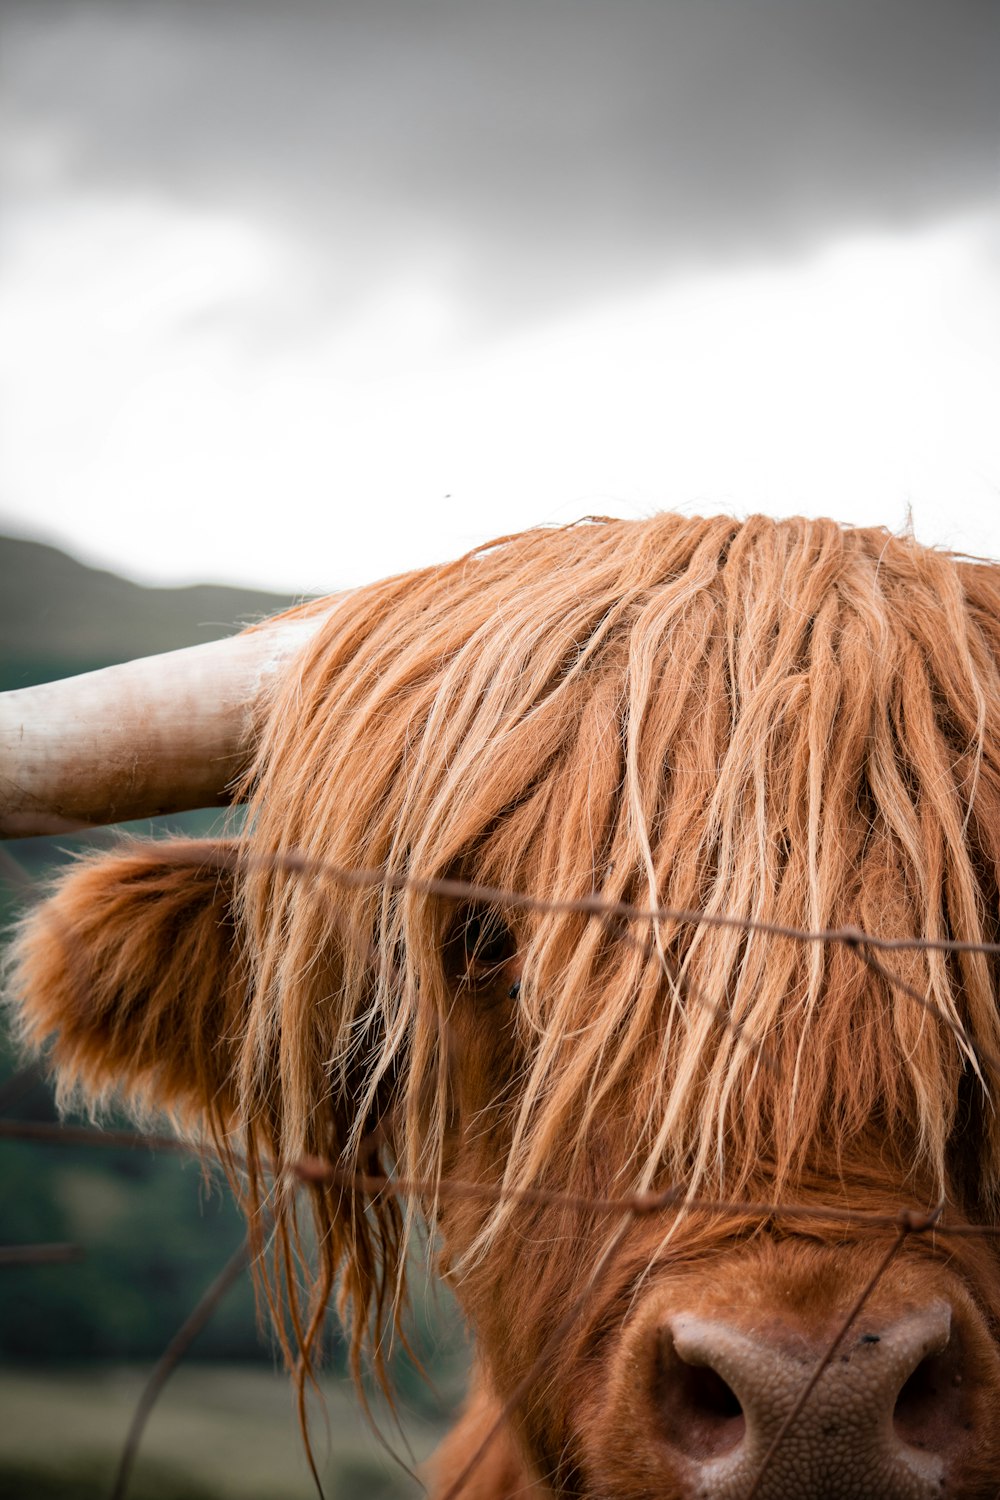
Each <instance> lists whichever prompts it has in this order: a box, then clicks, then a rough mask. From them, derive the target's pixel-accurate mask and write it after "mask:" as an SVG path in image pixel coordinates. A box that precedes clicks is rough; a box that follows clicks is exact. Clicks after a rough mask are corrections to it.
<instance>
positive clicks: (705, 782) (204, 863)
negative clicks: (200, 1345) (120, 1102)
mask: <svg viewBox="0 0 1000 1500" xmlns="http://www.w3.org/2000/svg"><path fill="white" fill-rule="evenodd" d="M311 620H312V623H313V625H314V627H315V628H314V630H313V632H312V633H311V634H310V636H309V639H308V641H307V643H306V644H305V645H304V646H303V647H302V649H301V651H300V653H299V654H298V655H297V656H296V657H295V658H294V660H293V661H292V663H291V665H290V666H289V667H287V668H286V669H284V670H282V671H280V672H277V673H275V674H272V681H271V684H270V686H268V687H267V689H266V692H265V693H264V697H263V699H262V701H261V704H260V706H259V711H257V712H255V714H254V715H252V720H253V755H252V765H251V766H250V768H249V770H248V771H247V774H246V778H245V781H244V784H243V788H242V792H243V794H245V796H246V798H247V800H248V801H249V812H248V824H247V829H248V832H247V834H246V835H245V837H244V838H243V839H242V840H240V841H239V842H237V843H234V844H232V845H230V846H227V847H226V849H225V850H224V851H221V852H220V851H219V850H217V849H215V850H211V851H208V852H204V853H202V854H199V853H197V852H192V851H191V850H190V849H189V848H188V849H180V850H175V851H174V852H173V853H171V852H170V847H169V846H167V849H166V850H160V851H157V850H155V849H150V848H148V847H145V846H144V847H139V848H136V847H130V848H126V849H125V850H124V851H122V852H121V853H119V854H117V855H113V856H110V857H107V856H105V857H103V858H102V859H100V860H98V861H96V862H93V863H85V864H83V865H82V866H81V867H80V868H79V869H78V870H77V871H76V872H75V873H73V874H71V875H70V876H69V878H68V879H67V880H66V882H65V883H64V884H63V886H62V887H61V889H60V890H59V891H57V893H56V894H55V896H54V898H53V900H52V901H51V902H50V904H49V905H48V906H47V907H45V908H43V909H42V910H41V912H40V913H39V914H37V915H36V916H34V917H33V918H32V919H31V920H30V922H29V923H28V924H27V926H26V928H25V931H24V933H23V935H22V937H21V940H20V947H19V952H18V959H17V963H18V968H17V973H16V988H17V989H18V992H19V994H20V996H21V998H22V1005H23V1014H24V1016H25V1022H24V1025H25V1030H26V1034H27V1036H28V1037H29V1039H30V1040H31V1041H33V1042H35V1043H41V1042H42V1041H44V1040H45V1039H46V1038H49V1037H51V1038H53V1041H52V1043H51V1045H52V1056H53V1060H54V1063H55V1066H56V1069H57V1071H59V1073H60V1074H61V1076H62V1078H63V1080H64V1082H65V1084H66V1085H67V1086H70V1085H73V1084H79V1085H81V1086H82V1087H83V1089H84V1090H85V1091H86V1092H87V1093H88V1094H90V1095H92V1096H93V1095H100V1094H102V1093H105V1092H107V1091H109V1090H112V1089H117V1090H119V1091H120V1092H123V1093H124V1094H125V1095H126V1096H129V1097H131V1098H133V1099H134V1100H135V1101H136V1103H137V1104H139V1105H140V1106H147V1105H152V1106H154V1107H158V1108H166V1109H167V1110H170V1111H172V1112H173V1113H174V1114H175V1115H176V1116H177V1117H178V1118H181V1119H183V1120H187V1121H189V1122H194V1124H195V1125H197V1124H199V1123H200V1124H201V1125H202V1126H203V1127H204V1126H207V1128H208V1129H209V1131H210V1132H211V1134H212V1135H213V1136H214V1138H215V1139H216V1141H217V1142H218V1143H219V1144H220V1145H221V1147H222V1149H223V1150H224V1151H228V1152H230V1154H231V1155H232V1156H233V1157H236V1156H239V1157H241V1158H242V1159H243V1161H244V1162H245V1163H246V1164H247V1171H248V1177H247V1182H248V1186H247V1187H246V1193H247V1196H248V1199H249V1206H250V1207H251V1209H253V1208H255V1207H257V1206H259V1203H260V1200H261V1198H262V1197H263V1196H264V1195H265V1193H267V1192H269V1191H270V1190H269V1188H268V1186H267V1184H268V1182H269V1181H270V1180H271V1179H270V1177H269V1176H268V1174H269V1173H275V1172H276V1173H277V1186H276V1188H275V1189H274V1190H273V1192H271V1195H270V1201H271V1204H272V1207H273V1210H274V1212H275V1213H276V1215H277V1219H278V1231H279V1238H280V1237H282V1236H283V1237H284V1239H285V1242H286V1243H290V1241H291V1240H292V1239H293V1238H294V1233H293V1229H292V1215H293V1212H294V1201H295V1200H294V1194H293V1192H292V1190H291V1188H290V1187H289V1186H288V1181H289V1172H290V1169H291V1168H293V1166H294V1164H295V1163H297V1162H302V1161H306V1160H309V1161H311V1162H312V1163H313V1164H314V1165H313V1167H311V1168H310V1169H309V1170H308V1171H307V1172H306V1176H307V1177H308V1178H309V1183H308V1187H307V1189H306V1191H307V1193H308V1195H309V1201H310V1203H311V1206H312V1211H313V1214H314V1217H315V1220H316V1228H317V1234H316V1243H317V1245H318V1251H317V1255H318V1262H317V1264H316V1266H315V1268H314V1271H313V1279H312V1285H313V1291H314V1297H313V1303H312V1307H311V1309H310V1310H309V1312H308V1313H302V1314H300V1315H299V1317H298V1327H299V1329H300V1330H301V1331H302V1332H303V1334H304V1337H305V1340H306V1342H307V1343H308V1342H309V1339H310V1338H311V1337H312V1333H311V1330H314V1329H315V1328H316V1327H318V1326H319V1322H320V1319H321V1313H322V1309H323V1307H324V1306H325V1304H326V1301H327V1300H328V1298H329V1296H330V1294H331V1292H332V1290H333V1288H334V1286H335V1285H336V1284H337V1282H338V1280H339V1283H340V1285H341V1288H342V1291H343V1294H344V1297H345V1300H346V1302H347V1303H348V1304H352V1305H353V1315H354V1320H355V1330H356V1336H357V1338H358V1340H359V1341H360V1339H361V1337H362V1334H363V1332H364V1330H365V1328H367V1327H369V1326H370V1321H371V1320H370V1313H371V1308H372V1304H373V1303H375V1304H377V1307H378V1309H379V1311H384V1310H385V1309H386V1308H387V1307H388V1306H390V1305H391V1303H392V1301H393V1294H394V1290H395V1289H396V1287H397V1285H398V1281H399V1278H400V1277H401V1275H402V1264H403V1252H404V1250H405V1245H406V1242H407V1238H408V1234H409V1230H410V1228H411V1227H412V1225H413V1224H414V1222H415V1221H416V1220H417V1218H419V1217H420V1216H430V1217H431V1218H432V1219H433V1221H434V1223H435V1225H436V1228H437V1232H438V1235H439V1243H440V1246H441V1258H442V1263H443V1266H444V1268H445V1271H446V1274H447V1275H448V1277H449V1279H450V1280H451V1282H452V1284H453V1285H454V1287H455V1288H456V1291H457V1293H458V1296H459V1298H460V1300H461V1302H462V1305H463V1307H464V1309H465V1312H466V1314H467V1316H468V1318H469V1320H470V1323H471V1325H472V1327H473V1328H474V1330H475V1331H476V1334H477V1336H478V1349H479V1367H480V1369H479V1376H478V1382H479V1383H478V1386H477V1393H476V1394H475V1396H474V1397H473V1401H472V1404H471V1406H470V1408H469V1412H468V1414H467V1416H466V1418H465V1419H464V1420H463V1423H462V1424H461V1425H460V1427H459V1429H458V1430H457V1432H456V1434H455V1435H454V1436H453V1438H452V1439H451V1440H450V1441H449V1443H448V1444H446V1447H445V1450H444V1452H443V1455H442V1457H441V1460H440V1465H439V1484H440V1486H441V1488H442V1490H444V1489H446V1488H447V1486H448V1485H449V1484H450V1483H453V1482H455V1481H456V1480H457V1479H458V1478H459V1476H460V1475H461V1473H462V1471H463V1469H464V1468H465V1466H466V1465H467V1462H468V1460H469V1458H470V1457H471V1455H472V1454H473V1452H474V1450H475V1449H476V1447H477V1445H478V1444H479V1442H480V1441H481V1439H482V1437H483V1436H484V1434H485V1432H486V1431H487V1429H488V1428H489V1426H490V1423H491V1422H493V1421H496V1420H497V1419H498V1417H499V1418H502V1422H501V1427H502V1430H501V1432H500V1433H499V1436H498V1437H497V1439H496V1441H495V1442H494V1443H493V1445H492V1447H491V1448H490V1449H489V1450H488V1451H487V1453H486V1454H485V1456H484V1457H483V1459H482V1461H481V1463H479V1465H478V1466H477V1467H475V1468H474V1469H473V1472H472V1474H471V1476H470V1478H469V1479H468V1482H467V1485H466V1488H465V1489H464V1491H463V1493H465V1494H467V1495H469V1496H473V1495H482V1496H485V1495H501V1494H503V1495H506V1494H511V1493H515V1492H520V1488H521V1487H523V1488H524V1489H525V1490H527V1489H528V1488H530V1487H532V1486H533V1485H534V1486H535V1488H536V1490H537V1491H538V1492H539V1493H544V1492H546V1487H548V1488H549V1489H551V1490H552V1491H554V1492H556V1493H560V1494H564V1495H575V1496H590V1497H602V1500H626V1497H639V1496H651V1495H653V1496H663V1497H676V1500H694V1497H696V1496H697V1497H706V1500H708V1497H711V1500H747V1497H749V1496H750V1495H756V1496H759V1497H761V1500H779V1497H789V1496H799V1495H801V1496H807V1495H808V1496H813V1495H815V1496H828V1497H838V1500H840V1497H842V1500H846V1497H849V1496H855V1495H857V1496H865V1497H867V1500H873V1497H882V1500H918V1497H919V1500H925V1497H926V1500H930V1497H932V1496H935V1497H936V1496H939V1495H942V1494H947V1495H953V1496H956V1497H958V1496H961V1497H963V1500H972V1497H980V1496H982V1497H986V1496H994V1495H995V1494H996V1492H997V1489H998V1486H1000V1428H998V1426H997V1424H996V1422H995V1419H994V1414H995V1412H996V1411H997V1410H998V1409H1000V1355H998V1343H997V1313H998V1311H1000V1268H998V1263H997V1259H996V1255H995V1253H994V1249H993V1242H992V1240H990V1239H989V1238H988V1236H984V1235H983V1234H982V1233H979V1232H978V1231H979V1230H981V1229H982V1228H983V1227H987V1228H992V1227H993V1226H994V1225H995V1224H996V1222H997V1220H996V1212H995V1205H996V1200H997V1193H998V1189H1000V1116H998V1113H997V1108H996V1096H997V1088H998V1070H1000V1013H998V1006H997V959H996V957H995V956H993V955H990V954H984V953H983V952H981V951H977V950H976V945H978V944H982V943H983V942H987V943H988V942H993V941H995V940H996V938H997V935H998V927H1000V923H998V871H1000V665H998V663H1000V582H998V576H997V572H996V571H995V570H994V569H993V568H991V567H988V566H983V565H975V564H969V563H961V562H958V561H956V560H955V559H953V558H951V557H949V556H946V555H943V554H939V553H934V552H931V551H927V550H925V549H923V548H921V547H919V546H918V545H917V544H916V543H914V542H913V541H912V540H910V539H908V538H904V539H898V538H893V537H891V536H889V535H887V534H886V533H885V532H883V531H875V530H868V531H863V530H862V531H848V530H844V529H842V528H840V527H838V526H836V525H834V524H833V523H830V522H808V521H802V520H798V521H789V522H781V523H778V522H774V521H771V520H768V519H765V518H760V517H756V518H752V519H751V520H749V521H747V522H745V523H737V522H733V521H731V520H728V519H715V520H709V521H702V520H688V519H680V518H677V517H669V516H661V517H658V518H655V519H653V520H651V521H648V522H643V523H624V522H599V523H594V524H588V525H583V526H580V527H573V528H569V529H566V530H562V531H556V532H532V533H527V534H525V535H522V536H518V537H514V538H512V539H509V540H507V541H505V542H503V543H500V544H497V545H496V546H495V547H493V548H490V549H487V550H485V551H483V552H480V553H477V554H474V555H472V556H470V557H468V558H466V559H463V560H462V561H460V562H459V563H456V564H454V565H451V566H449V567H445V568H441V569H432V570H429V571H426V572H424V573H419V574H414V575H411V576H408V577H405V578H401V579H395V580H392V581H390V582H388V583H384V584H379V585H376V586H374V587H372V588H369V589H366V590H362V591H360V592H359V593H357V594H355V595H353V596H352V597H351V598H350V600H349V601H347V602H346V603H344V604H343V605H342V606H341V607H340V608H338V609H337V610H335V611H333V612H331V613H329V614H328V615H327V614H324V613H323V612H318V613H314V614H313V615H312V616H311ZM243 639H245V638H243ZM226 753H227V754H228V753H229V752H228V751H227V752H226ZM220 754H221V752H220ZM189 759H190V756H189ZM227 763H228V762H227ZM185 795H186V796H188V797H190V793H185ZM63 810H65V808H64V809H63ZM595 905H597V906H599V907H600V912H599V914H597V915H595V914H594V911H593V910H592V907H594V906H595ZM662 908H669V911H667V912H664V911H662V910H660V914H659V915H658V916H656V917H650V916H648V915H647V916H643V915H642V913H643V912H649V911H650V910H651V909H662ZM698 913H701V914H704V915H703V916H702V917H699V916H698V915H696V914H698ZM804 929H806V930H809V931H811V932H814V933H820V932H823V931H830V930H836V931H837V932H838V933H840V934H841V936H840V937H839V938H836V939H827V940H824V941H819V940H804V939H803V938H802V937H800V936H796V935H795V933H796V932H800V931H802V930H804ZM845 929H846V930H848V932H847V935H846V936H845V935H844V933H845ZM850 930H857V931H861V932H864V933H868V934H871V935H874V936H875V937H878V938H891V939H904V940H906V939H909V940H917V946H910V947H906V946H902V947H899V948H896V949H892V950H889V951H887V950H885V949H877V950H876V949H872V948H870V947H866V946H865V945H864V944H863V943H861V942H860V940H859V939H857V938H856V937H851V935H850ZM926 939H929V940H931V943H932V946H930V947H927V946H924V947H921V946H919V943H920V941H922V940H926ZM935 943H941V944H943V945H944V946H938V947H936V946H933V944H935ZM956 943H957V944H958V946H957V947H955V946H954V945H955V944H956ZM963 944H965V945H969V946H962V945H963ZM949 945H951V946H949ZM317 1159H318V1160H319V1161H321V1162H324V1163H328V1164H330V1168H331V1170H330V1171H329V1172H325V1171H324V1170H322V1169H317V1168H316V1167H315V1162H316V1160H317ZM359 1173H366V1174H369V1175H372V1174H379V1173H386V1174H394V1175H396V1176H397V1177H402V1178H405V1179H407V1180H408V1181H409V1182H410V1183H411V1185H412V1190H411V1192H410V1193H409V1196H408V1197H407V1198H405V1199H400V1198H399V1197H397V1196H395V1195H393V1194H389V1193H385V1192H383V1193H376V1195H375V1201H374V1203H370V1202H369V1195H368V1194H367V1193H366V1192H364V1191H362V1189H361V1187H360V1186H359V1185H357V1182H356V1176H357V1174H359ZM457 1184H465V1185H466V1186H465V1187H464V1188H459V1187H457V1186H456V1185H457ZM651 1194H652V1195H656V1194H661V1195H662V1196H661V1197H660V1198H658V1199H657V1198H656V1197H655V1196H654V1197H653V1198H650V1196H649V1195H651ZM643 1195H645V1196H643ZM941 1205H943V1207H942V1206H941ZM907 1214H908V1215H909V1216H908V1217H907ZM901 1216H902V1217H901ZM967 1231H975V1232H967ZM859 1305H860V1311H858V1310H857V1309H858V1307H859ZM852 1313H853V1314H854V1315H853V1317H852ZM310 1318H311V1322H310ZM838 1331H840V1332H841V1337H840V1339H839V1341H838V1342H836V1343H834V1340H836V1338H837V1335H838ZM824 1356H828V1357H826V1359H825V1363H824V1362H823V1361H824ZM526 1375H527V1376H529V1377H530V1378H529V1379H528V1380H527V1382H525V1377H526ZM813 1377H815V1383H814V1388H813V1389H812V1391H811V1393H810V1395H809V1398H808V1400H807V1401H806V1402H805V1404H804V1405H802V1408H801V1411H798V1412H797V1413H796V1408H797V1407H798V1406H799V1404H800V1401H801V1397H802V1394H803V1391H804V1389H805V1387H806V1385H807V1384H808V1383H809V1382H810V1380H811V1379H812V1378H813Z"/></svg>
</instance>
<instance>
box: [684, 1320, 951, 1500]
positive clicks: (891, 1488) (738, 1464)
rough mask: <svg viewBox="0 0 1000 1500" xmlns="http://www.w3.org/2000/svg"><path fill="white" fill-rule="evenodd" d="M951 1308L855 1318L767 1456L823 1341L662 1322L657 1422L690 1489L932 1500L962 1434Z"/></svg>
mask: <svg viewBox="0 0 1000 1500" xmlns="http://www.w3.org/2000/svg"><path fill="white" fill-rule="evenodd" d="M951 1321H952V1319H951V1309H950V1308H949V1307H948V1305H947V1304H946V1303H945V1302H943V1301H935V1302H933V1303H931V1304H930V1305H929V1306H927V1307H924V1308H921V1309H920V1310H918V1311H914V1312H909V1313H907V1314H905V1315H904V1316H902V1317H899V1318H897V1319H895V1320H893V1321H889V1322H887V1321H885V1320H884V1319H883V1320H879V1321H878V1322H877V1323H871V1322H869V1321H865V1320H862V1321H861V1322H860V1323H859V1324H858V1325H856V1326H855V1327H854V1328H852V1329H851V1330H850V1331H849V1332H848V1334H847V1335H846V1336H845V1337H844V1338H843V1339H842V1341H841V1342H840V1344H839V1345H838V1346H837V1349H836V1352H835V1354H834V1356H833V1359H832V1360H831V1361H830V1363H829V1364H828V1366H827V1367H826V1369H825V1370H824V1371H823V1373H822V1375H821V1376H820V1378H819V1380H818V1381H817V1383H816V1386H815V1388H814V1390H813V1391H812V1392H811V1394H810V1396H809V1399H808V1401H807V1402H806V1404H805V1406H804V1407H803V1408H802V1410H801V1412H800V1413H799V1414H798V1415H797V1416H796V1417H795V1418H794V1420H793V1421H792V1422H791V1424H790V1425H789V1426H788V1427H787V1430H786V1431H785V1432H784V1434H783V1436H782V1438H781V1441H780V1443H779V1444H778V1446H777V1448H776V1449H775V1450H774V1451H773V1452H772V1453H771V1454H770V1456H769V1449H771V1447H772V1445H773V1443H774V1440H775V1438H776V1437H777V1435H778V1433H779V1432H780V1431H781V1429H782V1426H783V1424H785V1423H786V1422H787V1421H788V1418H789V1414H790V1413H791V1412H792V1411H793V1410H794V1408H795V1404H796V1402H797V1401H798V1400H799V1398H800V1397H801V1394H802V1391H803V1389H804V1388H805V1386H806V1384H807V1383H808V1381H809V1379H810V1376H811V1375H812V1374H813V1372H814V1370H815V1369H816V1367H817V1365H818V1364H819V1362H820V1360H821V1359H822V1358H823V1354H824V1350H825V1349H826V1348H827V1347H828V1346H829V1341H830V1340H829V1338H827V1339H826V1340H825V1341H824V1340H823V1339H813V1338H812V1337H810V1336H807V1335H806V1334H804V1333H798V1332H796V1331H795V1330H793V1329H790V1328H786V1327H782V1326H779V1325H775V1324H772V1325H770V1326H769V1327H768V1328H767V1329H766V1330H761V1331H758V1330H756V1329H745V1328H739V1327H737V1326H735V1324H730V1323H728V1322H721V1321H714V1320H708V1319H705V1318H699V1317H695V1316H691V1315H687V1314H684V1313H678V1314H675V1315H673V1316H672V1317H671V1318H670V1320H669V1322H668V1323H667V1324H666V1325H665V1326H664V1327H663V1328H661V1330H660V1335H659V1336H660V1348H659V1359H658V1368H657V1379H656V1399H657V1406H658V1410H659V1416H660V1430H661V1433H662V1434H663V1435H664V1436H665V1437H666V1440H667V1442H668V1443H669V1445H670V1446H671V1449H672V1450H673V1451H674V1453H675V1454H676V1456H677V1458H678V1460H680V1465H679V1466H680V1468H681V1469H682V1470H683V1472H685V1473H687V1474H688V1475H689V1476H690V1495H691V1497H692V1500H698V1497H702V1496H704V1497H712V1500H742V1497H744V1496H745V1495H747V1494H748V1493H749V1492H750V1491H751V1489H752V1487H753V1485H754V1482H755V1481H756V1480H758V1476H760V1475H761V1469H762V1467H763V1475H762V1476H761V1477H760V1479H759V1483H758V1486H757V1489H756V1490H754V1491H753V1493H754V1496H755V1500H790V1497H793V1496H794V1497H802V1500H805V1497H807V1496H808V1497H809V1500H821V1497H822V1500H932V1497H934V1500H940V1496H941V1494H942V1487H943V1485H944V1483H945V1478H946V1472H947V1465H948V1463H949V1461H950V1460H952V1459H954V1458H956V1457H958V1456H959V1455H960V1452H961V1449H962V1445H963V1440H964V1441H965V1442H967V1441H968V1440H969V1435H968V1434H967V1432H966V1430H965V1424H964V1421H963V1387H962V1369H961V1355H960V1351H959V1349H958V1341H957V1340H956V1339H952V1337H951Z"/></svg>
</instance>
